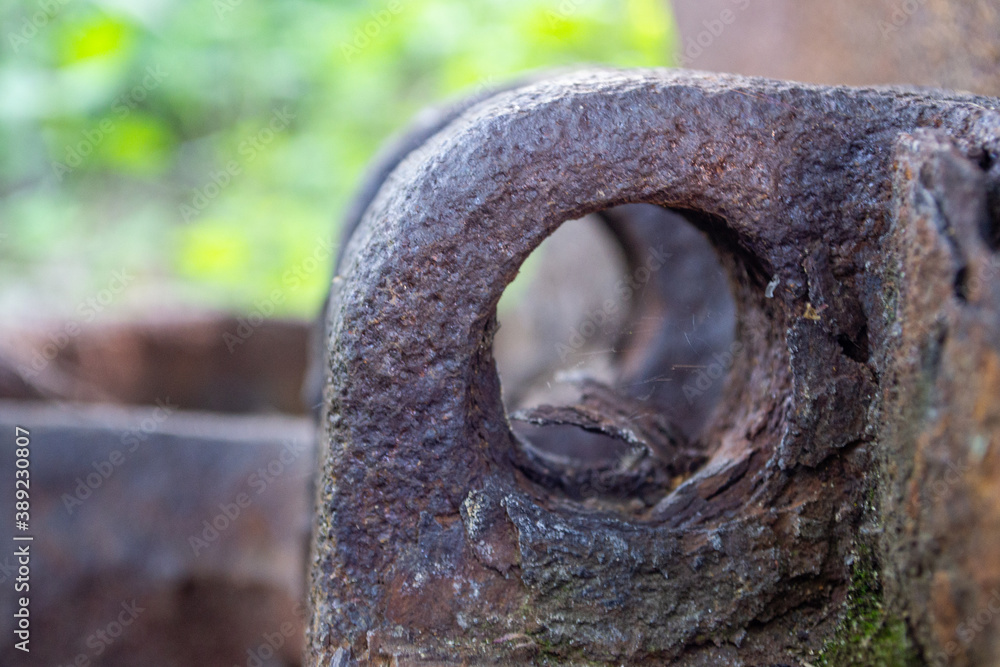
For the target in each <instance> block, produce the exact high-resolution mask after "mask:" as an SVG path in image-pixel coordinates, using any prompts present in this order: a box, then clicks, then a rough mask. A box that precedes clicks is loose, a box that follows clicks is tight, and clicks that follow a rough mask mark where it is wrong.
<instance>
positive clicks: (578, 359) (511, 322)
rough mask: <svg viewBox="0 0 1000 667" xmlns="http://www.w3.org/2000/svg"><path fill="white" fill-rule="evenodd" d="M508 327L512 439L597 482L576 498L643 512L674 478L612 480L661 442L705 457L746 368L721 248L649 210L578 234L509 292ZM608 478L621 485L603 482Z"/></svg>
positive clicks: (583, 227) (676, 219)
mask: <svg viewBox="0 0 1000 667" xmlns="http://www.w3.org/2000/svg"><path fill="white" fill-rule="evenodd" d="M498 317H499V321H500V325H501V326H500V329H499V331H498V332H497V336H496V338H495V341H494V354H495V357H496V359H497V367H498V371H499V374H500V377H501V382H502V384H503V393H504V404H505V407H506V409H507V412H508V414H509V415H511V416H512V422H511V423H512V429H513V431H514V433H515V435H516V436H517V437H518V439H519V440H520V441H521V443H522V445H524V446H525V447H526V448H527V449H529V450H531V453H532V454H531V455H532V456H535V457H540V458H539V460H540V461H541V465H542V467H545V468H546V469H548V467H549V466H550V464H551V466H555V469H557V470H566V469H570V470H573V471H578V472H580V473H581V474H582V475H583V476H584V477H586V478H587V480H589V481H587V482H586V483H584V486H587V484H589V488H584V489H579V488H576V489H573V488H569V486H572V484H573V482H568V483H567V484H563V485H562V486H563V487H565V488H563V490H564V491H568V495H570V496H588V495H602V494H605V493H608V494H610V495H613V496H615V495H617V496H632V499H633V500H634V499H635V496H637V495H638V496H641V497H651V496H650V493H651V492H652V491H653V490H654V489H655V488H656V487H658V486H659V487H662V486H664V485H666V486H669V485H670V479H669V477H670V474H666V477H664V475H659V474H653V473H651V472H650V470H652V469H653V468H655V467H656V466H655V461H654V462H653V464H651V465H652V468H650V466H649V465H647V466H646V468H642V466H639V467H638V468H637V469H636V470H637V472H636V474H637V475H639V476H642V475H646V478H645V479H632V478H630V481H627V482H626V483H624V484H623V486H622V487H621V488H620V489H617V490H616V489H614V488H612V487H613V482H611V481H608V480H610V479H611V478H613V477H615V475H616V474H617V472H616V471H621V469H622V468H623V466H624V467H628V466H629V465H633V464H635V460H636V457H639V458H641V457H642V456H643V455H644V454H643V452H641V451H639V450H641V449H642V448H644V447H645V448H646V449H650V447H648V442H647V440H656V439H657V438H660V439H661V440H663V441H664V442H667V443H668V444H667V445H665V447H666V448H668V449H669V448H670V447H671V446H673V445H670V444H669V443H671V442H672V443H675V444H676V445H677V446H678V447H680V448H682V449H684V450H686V451H688V452H692V451H694V450H695V449H696V448H697V447H698V444H697V440H698V437H699V436H700V434H701V433H702V432H703V431H704V430H705V428H706V426H707V425H708V424H709V422H710V420H711V417H712V413H713V410H715V408H716V407H717V405H718V403H719V400H720V398H721V396H722V390H723V388H724V385H725V381H726V377H727V376H728V372H729V369H730V366H731V365H732V363H733V361H734V359H735V352H736V350H735V343H734V328H735V319H736V309H735V305H734V300H733V296H732V293H731V291H730V287H729V283H728V278H727V276H726V273H725V271H724V269H723V267H722V265H721V264H720V262H719V260H718V256H717V255H716V251H715V249H714V248H713V246H712V243H711V242H710V241H709V240H708V239H707V238H706V236H705V235H704V234H703V233H702V232H701V231H699V230H698V229H696V228H695V227H694V226H692V225H691V224H690V223H688V222H687V221H686V220H685V219H684V218H683V217H682V216H681V215H680V214H678V213H676V212H673V211H669V210H667V209H664V208H662V207H658V206H653V205H649V204H630V205H625V206H619V207H615V208H612V209H608V210H606V211H602V212H601V213H599V214H596V215H592V216H587V217H586V218H583V219H580V220H573V221H569V222H567V223H564V224H563V225H562V226H560V228H559V229H557V230H556V232H555V233H553V234H552V236H550V237H549V238H548V239H546V241H545V242H543V243H542V244H541V245H540V246H539V247H538V248H537V249H536V250H535V251H534V253H532V255H531V256H530V257H529V258H528V260H527V262H526V263H525V265H524V267H523V268H522V272H521V274H520V275H519V276H518V278H517V280H515V281H514V282H513V283H512V284H511V285H510V286H508V289H507V291H506V292H505V294H504V299H503V300H501V303H500V306H499V308H498ZM552 408H557V409H555V410H553V409H552ZM561 408H565V409H563V410H562V411H560V409H561ZM567 410H568V412H567ZM603 417H606V419H604V418H603ZM598 422H602V423H598ZM650 434H652V435H651V438H646V437H645V436H647V435H650ZM674 436H676V437H674ZM654 445H655V443H654ZM652 449H653V450H656V447H655V446H654V447H652ZM660 453H661V452H658V451H652V452H647V453H646V454H645V455H648V456H654V457H655V456H657V455H659V454H660ZM687 466H688V464H685V465H684V466H681V467H682V468H685V469H687ZM647 468H648V469H647ZM594 470H598V471H605V472H606V473H607V474H606V475H604V477H603V478H601V479H596V480H595V479H594V474H593V471H594ZM643 471H645V472H643ZM647 473H649V474H647ZM573 474H576V473H575V472H574V473H573ZM602 474H604V473H602ZM650 475H652V476H653V477H656V479H652V478H649V476H650ZM557 476H558V475H557ZM633 477H635V476H634V475H633ZM602 480H603V481H602ZM544 481H547V482H553V480H552V479H549V480H543V482H544ZM555 481H558V480H555ZM591 482H593V483H591ZM605 482H607V483H605ZM661 491H662V489H661ZM653 495H655V494H653Z"/></svg>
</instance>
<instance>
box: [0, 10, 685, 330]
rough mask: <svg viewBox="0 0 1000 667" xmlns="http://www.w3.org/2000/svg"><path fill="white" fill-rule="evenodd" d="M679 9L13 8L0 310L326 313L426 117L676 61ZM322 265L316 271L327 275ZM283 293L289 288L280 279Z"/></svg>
mask: <svg viewBox="0 0 1000 667" xmlns="http://www.w3.org/2000/svg"><path fill="white" fill-rule="evenodd" d="M666 5H667V3H666V2H665V0H549V1H547V2H539V1H537V0H479V1H478V2H475V3H468V2H457V1H452V2H446V1H444V0H388V1H387V2H352V1H340V2H319V1H316V0H313V1H310V0H282V1H278V0H200V1H197V2H191V1H187V2H185V1H182V0H102V1H96V0H19V1H18V2H14V3H13V4H10V3H5V4H4V5H3V8H2V9H0V25H2V26H3V44H2V47H0V198H2V199H0V281H2V282H0V284H2V285H3V287H2V288H0V307H4V308H5V312H6V313H7V314H11V313H16V312H18V311H25V310H27V311H29V312H30V311H36V312H37V311H39V310H44V311H48V312H53V311H54V312H66V311H69V312H72V311H73V310H74V308H73V306H74V305H75V304H76V303H77V302H78V301H79V300H81V299H83V298H86V297H87V296H88V295H90V294H92V293H93V292H94V291H95V290H99V289H100V288H102V287H103V286H105V285H106V284H107V281H108V279H109V278H110V276H111V273H112V272H113V271H115V270H118V269H121V268H123V267H125V268H126V269H127V270H128V271H129V272H130V274H132V275H134V276H135V281H134V283H133V284H132V285H131V286H130V288H129V290H128V292H129V294H128V295H127V298H124V299H123V301H124V304H123V305H124V306H125V307H126V309H128V308H129V307H133V308H135V309H137V310H142V309H143V306H144V305H148V304H150V303H155V304H165V305H167V306H169V305H174V306H178V305H182V304H195V305H197V306H198V307H205V306H212V307H224V308H229V309H233V310H245V309H249V308H252V307H253V305H254V303H255V302H257V301H258V300H260V299H262V298H265V297H266V295H268V294H271V293H272V292H273V290H274V289H282V290H283V292H284V298H283V299H282V301H281V303H280V305H279V312H280V313H281V314H294V315H305V314H311V313H313V312H314V311H315V310H316V308H317V307H318V304H319V303H320V300H321V298H322V295H323V293H324V291H325V288H326V284H327V281H328V279H329V275H328V274H329V266H328V263H326V264H324V265H323V266H322V268H321V269H316V270H313V271H312V272H311V273H309V274H308V275H307V276H305V280H304V281H299V280H296V281H295V284H294V289H292V288H290V283H289V282H288V280H287V271H288V269H289V267H296V266H302V265H303V260H304V259H306V258H308V257H310V256H313V257H315V256H317V255H322V254H323V252H324V251H323V246H324V245H325V244H327V243H330V242H335V241H336V239H337V232H336V229H335V226H336V220H337V217H338V214H339V212H340V211H341V210H342V208H343V206H344V204H345V202H346V199H347V197H348V196H349V195H350V193H351V191H352V189H353V188H354V187H355V185H356V184H357V181H358V178H359V177H360V174H361V171H362V169H363V168H364V166H365V164H366V163H367V161H368V160H369V159H370V158H371V156H372V154H373V153H374V151H375V150H376V148H377V147H378V145H379V143H380V142H381V141H382V140H384V138H385V137H386V136H387V135H388V134H390V133H391V132H392V131H393V130H395V129H398V128H399V127H401V126H402V125H404V124H405V123H406V121H407V119H408V118H409V117H410V116H411V115H412V114H414V113H415V112H416V111H418V110H419V109H420V108H421V107H422V106H425V105H427V104H429V103H433V102H436V101H439V100H441V99H442V98H444V97H447V96H450V95H452V94H454V93H456V92H458V91H461V90H463V89H468V88H473V89H474V88H476V87H478V86H482V85H491V84H497V83H500V82H501V81H503V80H505V79H508V78H510V77H511V76H513V75H515V74H517V73H519V72H522V71H524V70H527V69H533V68H538V67H547V66H558V65H567V64H572V63H580V62H598V63H608V64H613V65H620V66H657V65H664V64H666V63H667V60H668V56H669V53H670V49H671V45H672V24H671V23H670V19H669V16H668V14H667V8H666ZM314 265H315V263H314V262H311V263H308V266H314ZM283 276H285V279H284V280H283Z"/></svg>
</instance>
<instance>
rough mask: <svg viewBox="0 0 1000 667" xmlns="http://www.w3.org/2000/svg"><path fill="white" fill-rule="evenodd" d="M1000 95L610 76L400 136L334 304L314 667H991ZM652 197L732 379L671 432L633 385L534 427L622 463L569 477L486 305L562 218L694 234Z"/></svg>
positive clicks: (631, 372) (493, 103) (999, 523)
mask: <svg viewBox="0 0 1000 667" xmlns="http://www.w3.org/2000/svg"><path fill="white" fill-rule="evenodd" d="M998 105H1000V101H998V100H996V99H993V98H986V97H979V96H972V95H964V94H958V93H948V92H933V91H927V90H920V91H916V90H906V89H889V88H886V89H860V88H838V87H816V86H806V85H798V84H793V83H785V82H777V81H770V80H764V79H750V78H741V77H735V76H726V75H708V74H698V73H693V72H686V71H668V70H636V71H610V70H586V71H578V72H569V73H559V74H556V75H554V76H552V77H549V78H538V79H535V80H532V81H528V82H524V83H523V84H522V85H517V86H514V87H512V88H510V89H507V90H502V91H499V92H496V93H495V94H492V95H481V96H480V97H479V98H477V99H476V100H473V101H472V102H470V103H468V104H465V105H459V106H458V107H453V108H451V109H450V110H449V111H448V112H447V113H444V114H442V115H440V116H439V117H438V120H437V121H434V122H429V123H427V122H425V123H424V124H423V125H421V126H420V127H418V128H417V129H416V130H415V131H414V134H412V135H411V136H410V138H409V139H408V140H404V141H402V142H399V143H397V144H396V148H394V149H393V150H392V151H390V152H391V155H389V156H388V157H386V156H383V158H382V160H381V161H380V166H379V168H378V169H376V172H377V175H376V176H375V177H374V181H373V183H369V186H368V187H367V188H366V192H365V193H363V194H362V196H361V203H360V204H359V205H356V206H355V210H354V212H353V213H352V215H353V216H354V217H355V221H356V222H357V228H356V229H353V224H351V221H349V226H351V227H352V230H351V231H352V232H353V233H352V234H350V242H349V244H348V245H347V247H346V250H345V252H344V253H343V255H342V257H341V260H340V264H339V267H338V269H337V275H336V276H335V278H334V281H333V290H332V293H331V297H330V301H329V304H328V319H327V338H326V339H325V341H324V343H325V345H326V346H327V349H328V354H327V358H326V365H325V380H324V382H323V398H324V408H323V412H322V416H321V438H320V455H319V456H320V477H319V480H318V485H317V487H318V488H317V507H318V519H317V525H316V526H315V529H314V530H315V532H314V544H313V555H312V563H311V568H312V572H311V592H310V603H311V608H312V612H311V613H312V616H311V620H310V626H309V637H308V646H307V664H310V665H315V666H320V665H322V666H327V665H350V664H372V665H410V664H456V665H457V664H609V665H610V664H615V665H618V664H668V663H669V664H678V665H706V664H753V665H772V664H773V665H779V664H796V665H798V664H805V663H809V664H817V663H819V664H840V663H836V662H829V661H831V660H836V655H837V653H836V652H837V651H838V650H841V649H842V647H844V646H846V647H848V649H847V650H851V646H852V644H851V642H853V641H856V640H857V638H856V637H855V636H854V635H856V634H861V635H863V637H862V640H863V641H864V642H865V647H866V650H868V649H872V650H884V651H886V652H888V653H892V654H893V655H903V654H904V653H905V655H908V656H911V657H913V659H914V660H917V661H918V664H919V661H923V662H926V663H928V664H944V663H945V662H947V663H949V664H994V663H995V661H996V660H998V659H1000V639H998V638H997V637H998V635H997V633H995V632H978V633H965V634H963V633H962V632H961V624H962V623H963V622H964V621H965V619H967V618H969V617H975V616H976V614H977V613H978V612H979V611H980V610H982V609H985V608H988V606H987V605H988V602H989V599H990V595H991V592H992V591H993V590H994V589H998V587H1000V558H998V557H997V553H1000V549H998V547H1000V505H997V503H996V501H995V499H994V495H995V494H996V492H997V489H998V488H1000V442H998V439H1000V438H998V435H1000V429H998V424H1000V400H998V398H997V397H998V396H1000V356H998V353H1000V280H998V275H997V272H998V270H1000V263H998V261H997V256H996V250H997V246H998V241H1000V238H998V237H1000V234H998V232H1000V160H998V158H1000V113H998ZM637 203H645V204H653V205H657V206H659V207H662V208H665V209H670V210H672V211H675V212H677V213H679V214H680V215H682V216H683V217H684V218H685V219H686V220H687V221H688V222H689V223H690V224H692V225H694V226H695V227H696V228H697V229H699V230H700V231H701V232H702V233H703V234H704V235H706V236H707V237H708V238H709V239H710V241H711V243H712V245H713V246H714V248H715V251H716V252H717V254H718V257H719V260H720V262H721V263H722V265H723V266H724V267H725V269H726V272H727V274H728V280H729V285H728V290H729V292H730V293H731V295H732V299H733V301H734V302H735V310H736V326H735V332H733V334H732V335H733V336H734V340H735V345H734V346H733V347H732V350H733V352H734V354H733V355H732V359H731V363H730V364H729V365H730V368H729V372H728V379H727V380H726V382H725V383H724V385H720V389H719V399H718V403H717V405H715V407H714V410H713V411H712V412H711V413H710V414H706V415H704V416H703V418H699V419H698V420H695V421H691V422H688V423H687V424H686V425H685V426H684V427H682V428H679V427H677V426H676V423H675V422H676V420H677V419H680V420H681V421H683V413H684V410H683V409H680V410H679V409H678V408H677V405H676V400H675V399H676V396H675V395H672V394H671V393H670V392H663V393H660V394H655V395H652V396H639V395H635V394H634V393H630V392H629V391H628V390H627V389H626V387H627V386H630V384H631V383H630V382H623V383H621V384H620V385H614V386H607V385H603V384H599V383H593V382H591V383H584V386H582V387H581V400H580V402H579V403H578V404H575V405H569V406H548V407H542V408H537V409H534V410H529V411H526V412H525V413H522V414H519V415H517V417H519V418H521V419H522V420H526V421H527V422H529V423H531V424H535V425H536V426H537V427H538V428H545V427H546V426H553V425H557V424H558V425H562V426H563V427H565V426H569V427H573V428H576V429H577V430H578V431H579V432H580V433H585V432H598V433H601V434H603V435H605V436H607V437H609V438H611V439H613V440H618V441H620V442H622V443H624V445H623V446H625V447H626V448H627V450H628V452H629V455H628V457H627V458H628V464H627V465H623V464H621V461H619V462H618V463H616V464H615V465H610V466H608V465H605V466H603V467H601V466H589V467H588V466H586V465H582V464H580V463H579V462H576V463H573V462H572V461H571V462H569V463H567V462H566V460H565V459H562V458H558V457H552V456H549V455H547V454H545V453H544V452H541V451H540V450H539V449H538V448H537V447H534V446H532V443H531V441H530V438H526V437H524V436H523V435H520V434H519V431H518V428H517V427H512V418H511V417H510V416H508V414H507V413H506V411H505V408H504V405H503V403H502V400H501V399H502V388H501V386H500V382H499V379H498V376H497V371H496V368H495V364H494V359H493V355H492V338H493V335H494V332H495V329H496V324H497V323H496V305H497V302H498V300H499V298H500V295H501V293H502V292H503V290H504V287H505V286H506V285H507V284H508V283H509V282H510V281H511V280H512V279H513V277H514V276H515V274H516V273H517V271H518V268H519V266H521V264H522V263H523V262H524V260H525V258H526V257H527V256H528V255H529V253H530V252H531V251H532V249H534V248H535V247H536V246H537V245H538V244H539V243H540V242H541V241H542V240H543V239H544V238H545V237H546V236H547V235H548V234H550V233H551V232H552V231H553V230H554V229H555V228H556V227H557V226H559V225H560V224H561V223H562V222H564V221H566V220H570V219H574V218H578V217H580V216H582V215H584V214H588V213H594V212H601V211H606V213H605V217H606V219H607V220H608V221H609V224H611V225H612V226H613V227H614V229H615V233H616V235H617V237H618V238H619V239H620V240H621V242H622V243H623V245H625V246H626V247H629V246H630V247H633V248H641V247H643V246H644V245H649V244H655V243H657V242H658V239H662V238H669V237H670V235H671V234H672V233H674V226H675V225H676V224H679V223H678V222H677V220H676V219H674V218H658V219H653V220H652V222H651V221H650V220H648V219H640V218H641V216H638V215H624V214H622V211H623V210H626V211H627V209H621V208H618V207H621V206H623V205H626V204H637ZM626 254H627V255H628V256H629V257H630V261H635V257H636V254H635V253H631V254H629V253H626ZM677 289H680V288H679V287H678V288H677ZM654 292H655V294H654V296H655V299H654V301H657V303H659V304H660V305H661V306H662V305H663V304H667V306H668V307H665V308H660V310H655V309H654V311H655V312H660V313H661V315H660V316H661V317H662V318H663V320H664V322H666V321H668V320H669V318H670V317H671V309H670V308H669V300H670V298H671V294H672V288H671V287H670V286H669V285H665V286H658V287H657V288H656V290H654ZM643 303H644V304H645V305H643V304H639V305H637V306H636V308H637V309H639V310H641V309H643V308H649V307H650V306H649V304H648V303H647V302H643ZM654 311H649V310H647V311H645V314H646V315H648V314H649V312H654ZM641 314H642V313H637V314H636V316H639V315H641ZM624 347H625V349H624V351H623V352H622V354H621V359H622V377H627V379H629V380H634V379H636V378H638V379H642V377H643V375H644V374H649V373H656V372H659V371H658V370H657V368H658V365H657V361H659V362H665V361H668V360H670V359H671V358H673V357H674V355H681V354H685V352H683V351H681V350H679V349H677V345H676V341H674V340H673V339H671V338H669V337H666V338H663V337H661V338H656V337H652V338H650V337H645V338H641V339H640V338H635V339H632V340H629V341H626V342H625V345H624ZM709 353H710V351H709V350H706V351H704V352H703V354H706V355H707V354H709ZM636 358H642V359H645V360H647V363H639V364H635V363H632V364H629V365H627V368H626V363H625V359H631V360H634V359H636ZM661 365H662V364H661ZM664 415H667V416H670V417H671V418H670V419H667V418H666V417H664ZM953 469H957V470H958V471H959V472H958V474H952V471H953ZM945 480H948V484H947V486H946V487H945V488H944V489H943V490H942V489H941V487H940V486H939V485H938V482H942V483H943V482H944V481H945ZM873 601H874V603H873ZM862 620H863V621H864V623H862V622H861V621H862ZM865 624H868V625H871V626H873V628H874V629H872V628H867V627H862V626H863V625H865ZM822 661H827V662H822Z"/></svg>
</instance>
